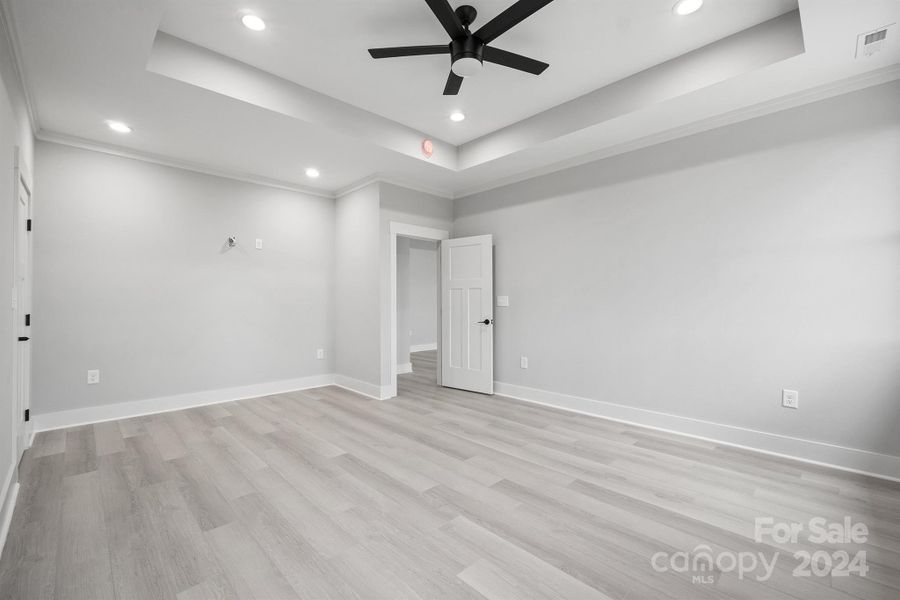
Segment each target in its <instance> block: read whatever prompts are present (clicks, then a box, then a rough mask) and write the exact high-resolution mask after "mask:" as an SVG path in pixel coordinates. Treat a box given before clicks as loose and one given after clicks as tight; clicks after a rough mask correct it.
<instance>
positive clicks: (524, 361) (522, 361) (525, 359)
mask: <svg viewBox="0 0 900 600" xmlns="http://www.w3.org/2000/svg"><path fill="white" fill-rule="evenodd" d="M519 367H520V368H522V369H527V368H528V357H527V356H523V357H522V358H520V359H519Z"/></svg>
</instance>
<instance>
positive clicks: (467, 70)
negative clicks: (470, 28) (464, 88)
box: [450, 35, 484, 77]
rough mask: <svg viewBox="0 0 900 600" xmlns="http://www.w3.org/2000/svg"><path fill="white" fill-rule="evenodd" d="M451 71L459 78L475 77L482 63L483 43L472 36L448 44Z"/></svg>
mask: <svg viewBox="0 0 900 600" xmlns="http://www.w3.org/2000/svg"><path fill="white" fill-rule="evenodd" d="M450 56H451V60H452V64H451V69H452V70H453V72H454V73H456V74H457V75H459V76H460V77H469V76H471V75H475V74H476V73H478V72H479V71H480V70H481V67H482V65H483V62H484V42H482V41H481V40H479V39H478V38H477V37H475V36H474V35H469V36H466V37H464V38H459V39H456V40H453V41H451V42H450Z"/></svg>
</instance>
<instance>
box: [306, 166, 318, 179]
mask: <svg viewBox="0 0 900 600" xmlns="http://www.w3.org/2000/svg"><path fill="white" fill-rule="evenodd" d="M306 176H307V177H309V178H310V179H315V178H316V177H318V176H319V170H318V169H316V168H315V167H309V168H307V169H306Z"/></svg>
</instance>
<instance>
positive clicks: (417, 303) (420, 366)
mask: <svg viewBox="0 0 900 600" xmlns="http://www.w3.org/2000/svg"><path fill="white" fill-rule="evenodd" d="M438 251H439V248H438V243H437V241H435V240H423V239H416V238H410V237H406V236H400V235H398V236H397V290H396V293H397V324H396V327H397V355H396V361H397V366H396V370H397V375H398V377H399V379H398V386H399V390H398V391H402V388H403V387H404V385H407V386H409V387H411V388H415V387H416V386H429V387H432V386H435V385H437V370H438V364H437V346H438V317H439V314H438V283H439V275H438Z"/></svg>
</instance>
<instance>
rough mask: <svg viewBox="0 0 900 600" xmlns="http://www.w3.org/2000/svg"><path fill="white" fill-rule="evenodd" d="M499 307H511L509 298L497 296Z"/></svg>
mask: <svg viewBox="0 0 900 600" xmlns="http://www.w3.org/2000/svg"><path fill="white" fill-rule="evenodd" d="M497 306H509V296H497Z"/></svg>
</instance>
